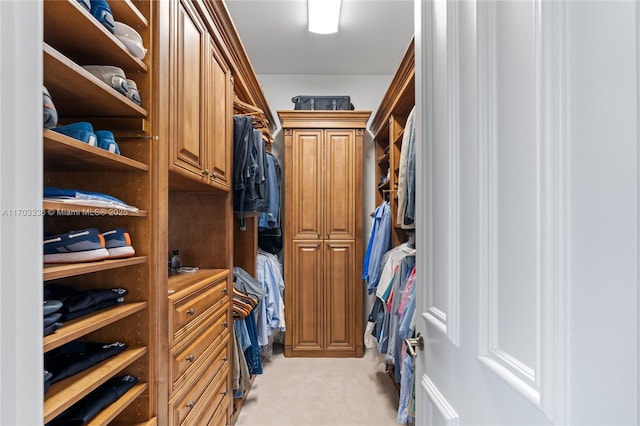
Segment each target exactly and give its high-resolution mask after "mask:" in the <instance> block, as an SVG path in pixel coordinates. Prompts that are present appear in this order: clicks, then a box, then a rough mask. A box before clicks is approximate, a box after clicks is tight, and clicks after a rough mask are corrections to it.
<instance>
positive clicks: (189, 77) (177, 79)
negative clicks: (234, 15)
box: [170, 0, 207, 179]
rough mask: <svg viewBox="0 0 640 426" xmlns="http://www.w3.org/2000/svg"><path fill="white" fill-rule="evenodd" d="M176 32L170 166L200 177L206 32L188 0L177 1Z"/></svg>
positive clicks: (202, 156) (202, 142)
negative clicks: (171, 164)
mask: <svg viewBox="0 0 640 426" xmlns="http://www.w3.org/2000/svg"><path fill="white" fill-rule="evenodd" d="M175 22H176V32H175V34H176V35H175V39H174V45H173V49H172V55H171V56H172V57H173V58H175V62H174V63H173V74H172V75H173V81H172V85H171V87H172V88H173V96H172V99H173V100H174V104H173V105H174V107H175V111H174V113H172V114H171V118H170V119H171V123H172V134H171V136H172V140H171V158H172V163H173V166H172V168H173V169H174V170H175V169H178V170H182V171H187V172H191V173H193V174H195V175H196V176H198V178H200V179H203V177H202V176H203V171H204V169H205V164H204V162H205V155H206V154H205V145H204V144H205V135H204V129H203V116H204V111H205V108H204V107H205V103H204V93H205V91H204V75H205V65H206V63H205V61H204V60H203V59H204V57H205V56H204V55H205V52H206V50H205V49H206V43H207V32H206V28H205V26H204V24H203V22H202V20H201V19H200V17H199V16H198V13H197V12H196V11H195V9H194V8H193V5H192V4H191V2H189V1H188V0H180V1H179V2H178V5H177V14H176V21H175Z"/></svg>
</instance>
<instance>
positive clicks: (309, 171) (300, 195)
mask: <svg viewBox="0 0 640 426" xmlns="http://www.w3.org/2000/svg"><path fill="white" fill-rule="evenodd" d="M322 135H323V132H322V130H297V129H296V130H294V131H293V147H292V152H293V155H292V161H291V162H290V163H289V164H291V167H292V168H293V174H292V178H293V182H291V183H290V184H291V185H292V189H293V191H292V199H291V209H289V210H288V211H289V212H291V214H292V218H291V219H292V221H293V229H292V231H293V232H292V235H291V237H292V238H293V239H318V238H322V235H323V234H322V214H323V209H322V197H323V190H322V173H323V163H322V155H321V153H322Z"/></svg>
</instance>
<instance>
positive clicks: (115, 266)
mask: <svg viewBox="0 0 640 426" xmlns="http://www.w3.org/2000/svg"><path fill="white" fill-rule="evenodd" d="M110 4H111V9H112V12H113V14H114V16H116V17H117V20H118V21H120V22H124V23H126V24H128V25H129V26H131V27H133V28H135V29H136V30H137V31H138V32H139V34H140V35H141V37H142V39H143V42H144V45H145V46H146V47H149V46H150V45H151V40H152V33H153V31H154V30H155V27H154V23H153V21H152V20H151V19H150V18H151V17H152V16H153V15H154V14H155V13H156V9H155V5H156V3H155V2H152V1H136V2H135V4H134V3H132V2H131V1H125V0H113V1H110ZM43 21H44V38H43V42H44V43H43V83H44V85H45V86H46V87H47V88H48V90H49V92H50V93H51V97H52V99H53V102H54V104H55V107H56V109H57V111H58V115H59V120H58V125H63V124H70V123H73V122H78V121H87V122H90V123H91V124H92V125H93V127H94V130H102V129H105V130H110V131H112V132H113V133H114V136H115V139H116V141H117V143H118V145H119V149H120V155H117V154H114V153H111V152H107V151H105V150H103V149H100V148H98V147H95V146H90V145H88V144H86V143H83V142H81V141H79V140H76V139H74V138H71V137H68V136H65V135H63V134H60V133H57V132H54V131H52V130H46V129H45V130H44V132H43V136H44V140H43V166H44V184H45V186H52V187H60V188H73V189H77V190H83V191H97V192H102V193H106V194H109V195H112V196H115V197H117V198H119V199H121V200H123V201H125V202H127V203H128V204H130V205H133V206H136V207H138V209H139V211H137V212H129V211H126V210H118V209H109V208H92V207H88V206H86V205H82V204H81V203H78V204H69V203H59V202H44V203H43V208H44V209H45V211H46V213H47V214H46V215H45V217H44V229H45V230H47V231H49V232H51V233H54V234H58V233H66V232H69V231H72V230H79V229H84V228H97V229H99V230H100V231H102V232H105V231H108V230H110V229H114V228H119V227H122V228H125V229H127V231H128V232H129V234H130V236H131V241H132V245H133V247H134V249H135V251H136V254H135V255H134V256H133V257H130V258H126V259H113V260H102V261H96V262H87V263H70V264H52V265H47V264H45V265H44V268H43V281H44V285H45V286H47V285H49V284H58V285H64V286H68V287H72V288H74V289H76V290H79V291H83V290H95V289H110V288H114V287H122V288H125V289H127V291H128V294H127V295H126V296H125V298H124V303H122V304H118V305H116V306H113V307H110V308H107V309H102V310H98V311H95V312H92V313H90V314H88V315H84V316H82V317H79V318H76V319H73V320H70V321H66V322H65V323H64V324H63V325H62V327H60V328H59V329H57V330H56V331H55V332H54V333H53V334H49V335H47V336H45V337H44V339H43V351H44V353H45V356H46V355H47V354H48V353H49V352H51V351H53V350H55V349H58V348H60V347H62V346H63V345H65V344H67V343H71V342H74V341H83V342H102V343H111V342H116V341H118V342H123V343H125V344H126V345H127V349H126V350H125V351H124V352H122V353H120V354H118V355H116V356H114V357H112V358H109V359H107V360H105V361H103V362H101V363H99V364H96V365H94V366H92V367H90V368H89V369H86V370H84V371H81V372H79V373H77V374H74V375H72V376H71V377H68V378H66V379H64V380H62V381H59V382H57V383H54V384H53V385H52V386H51V387H50V388H49V390H48V391H47V392H46V393H45V395H44V408H43V411H44V418H43V423H47V422H49V421H51V420H53V419H55V418H56V417H58V416H59V415H60V414H61V413H63V412H64V411H65V410H66V409H68V408H70V407H72V406H73V405H74V404H76V403H77V402H79V401H80V400H81V399H82V398H83V397H85V396H86V395H88V394H89V393H90V392H92V391H93V390H95V389H96V388H98V387H99V386H100V385H102V384H103V383H105V382H106V381H107V380H109V379H111V378H113V377H117V376H121V375H125V374H129V375H132V376H135V377H137V378H138V383H137V384H136V385H135V386H134V387H133V388H132V389H130V390H129V391H128V392H127V393H126V394H125V395H123V396H122V397H121V398H119V399H118V400H117V401H115V402H113V403H112V404H111V405H110V406H108V407H106V408H105V409H103V410H102V411H101V412H100V413H98V414H97V416H96V417H94V418H93V419H91V423H90V424H139V423H147V422H149V423H153V422H155V420H156V415H157V410H158V406H157V400H156V386H155V385H156V383H157V381H158V369H157V368H158V364H157V359H158V352H157V350H156V348H157V346H156V344H157V340H156V331H155V330H156V315H157V310H156V306H157V305H156V302H157V300H158V297H159V296H158V286H157V285H156V282H157V276H156V263H155V255H154V251H155V247H156V246H155V244H156V243H155V241H156V240H155V238H153V236H155V235H156V234H157V228H156V222H155V218H156V217H157V216H156V215H157V205H156V204H155V201H154V199H153V194H155V193H156V191H157V186H156V177H157V174H156V173H157V168H156V167H157V164H156V163H155V162H154V158H155V155H156V141H157V139H158V138H157V134H158V133H157V130H156V129H157V105H156V104H155V103H154V98H153V96H152V95H151V93H152V92H153V91H154V90H156V86H155V85H154V84H155V82H154V81H153V78H152V74H153V72H154V61H155V60H156V57H155V52H153V50H150V51H149V52H148V53H147V55H146V56H145V58H144V60H141V59H139V58H136V57H134V56H133V55H131V53H130V52H129V51H128V50H127V49H126V47H125V46H124V45H123V44H122V43H121V42H120V41H119V40H118V39H117V38H116V37H115V36H114V35H113V34H111V33H110V32H109V31H108V30H106V29H105V28H104V27H103V26H102V25H101V24H100V23H99V22H98V21H97V20H96V19H95V18H94V17H93V16H92V15H91V14H90V13H89V12H88V11H87V10H86V9H84V8H83V7H82V6H81V5H80V3H79V2H77V1H76V0H65V1H47V2H44V3H43ZM95 64H104V65H111V66H117V67H120V68H122V70H123V71H124V72H125V74H126V76H127V78H130V79H133V80H134V81H135V82H136V84H137V87H138V90H139V92H140V95H141V97H142V104H141V105H137V104H135V103H133V102H132V101H131V100H130V99H128V98H127V97H126V96H123V95H121V94H120V93H118V92H117V91H116V90H114V89H112V88H111V87H109V86H108V85H107V84H105V83H104V82H102V81H101V80H99V79H98V78H96V77H94V76H93V75H92V74H90V73H89V72H87V71H86V70H85V69H84V68H83V67H82V66H83V65H95ZM38 368H42V366H39V367H38Z"/></svg>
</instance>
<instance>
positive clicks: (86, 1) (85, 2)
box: [78, 0, 91, 12]
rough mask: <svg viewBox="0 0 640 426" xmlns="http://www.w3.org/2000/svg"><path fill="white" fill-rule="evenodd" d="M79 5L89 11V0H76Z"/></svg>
mask: <svg viewBox="0 0 640 426" xmlns="http://www.w3.org/2000/svg"><path fill="white" fill-rule="evenodd" d="M78 3H80V6H82V7H84V8H85V9H86V10H87V12H91V1H90V0H78Z"/></svg>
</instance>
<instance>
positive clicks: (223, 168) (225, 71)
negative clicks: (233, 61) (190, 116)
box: [205, 37, 232, 189]
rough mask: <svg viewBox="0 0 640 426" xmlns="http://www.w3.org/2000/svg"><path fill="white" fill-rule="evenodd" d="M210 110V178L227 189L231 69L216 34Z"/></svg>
mask: <svg viewBox="0 0 640 426" xmlns="http://www.w3.org/2000/svg"><path fill="white" fill-rule="evenodd" d="M207 60H208V71H207V85H208V96H207V103H208V110H207V116H206V118H205V119H206V120H207V149H208V153H207V158H208V164H206V168H207V171H208V176H209V181H210V182H211V183H212V184H213V185H215V186H219V187H221V188H224V189H229V188H230V182H229V173H230V171H231V167H230V165H231V146H232V142H231V140H230V138H231V132H232V128H231V125H232V122H231V117H232V103H231V102H232V101H231V71H230V70H229V67H228V66H227V64H226V62H225V61H224V60H223V59H222V56H221V55H220V52H219V51H218V48H217V46H216V45H215V42H214V40H213V38H211V37H209V46H208V58H207Z"/></svg>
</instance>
